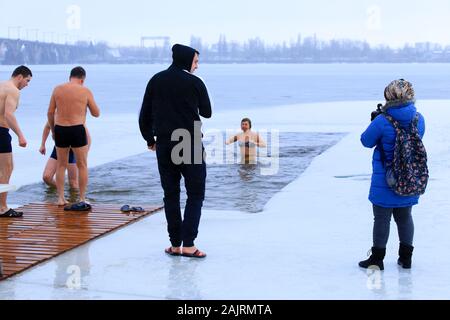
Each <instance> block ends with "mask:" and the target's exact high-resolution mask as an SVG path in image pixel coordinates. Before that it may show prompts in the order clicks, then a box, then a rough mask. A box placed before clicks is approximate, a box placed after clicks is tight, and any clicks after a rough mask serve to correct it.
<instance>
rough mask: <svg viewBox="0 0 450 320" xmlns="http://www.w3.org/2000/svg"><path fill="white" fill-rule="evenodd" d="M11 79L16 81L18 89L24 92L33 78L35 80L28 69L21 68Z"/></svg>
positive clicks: (18, 68)
mask: <svg viewBox="0 0 450 320" xmlns="http://www.w3.org/2000/svg"><path fill="white" fill-rule="evenodd" d="M11 78H12V79H13V80H14V83H15V84H16V86H17V89H19V90H22V89H23V88H25V87H27V86H28V84H29V83H30V81H31V78H33V73H32V72H31V70H30V69H29V68H28V67H25V66H20V67H17V68H16V70H14V72H13V73H12V75H11Z"/></svg>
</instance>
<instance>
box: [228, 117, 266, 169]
mask: <svg viewBox="0 0 450 320" xmlns="http://www.w3.org/2000/svg"><path fill="white" fill-rule="evenodd" d="M241 129H242V133H240V134H237V135H235V136H233V137H231V138H230V139H229V140H228V141H227V142H226V145H230V144H232V143H236V142H239V146H240V147H241V163H242V164H256V163H257V161H256V158H257V148H266V147H267V144H266V142H265V141H264V140H263V139H262V138H261V136H260V135H259V134H258V133H256V132H253V131H252V121H251V120H250V119H248V118H245V119H243V120H242V122H241Z"/></svg>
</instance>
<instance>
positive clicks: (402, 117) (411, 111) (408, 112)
mask: <svg viewBox="0 0 450 320" xmlns="http://www.w3.org/2000/svg"><path fill="white" fill-rule="evenodd" d="M386 112H387V113H388V114H389V115H391V116H392V117H393V118H394V119H396V120H397V121H399V122H400V123H401V124H402V125H403V126H407V125H409V124H410V123H411V121H412V120H413V119H414V117H415V116H416V114H417V108H416V106H415V103H414V102H413V101H410V102H409V103H406V104H403V105H398V106H393V107H391V108H389V109H387V111H386Z"/></svg>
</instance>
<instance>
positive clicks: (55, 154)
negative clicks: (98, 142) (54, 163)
mask: <svg viewBox="0 0 450 320" xmlns="http://www.w3.org/2000/svg"><path fill="white" fill-rule="evenodd" d="M50 158H52V159H54V160H58V155H57V153H56V147H55V148H53V152H52V155H51V156H50ZM76 163H77V161H76V160H75V154H74V153H73V150H72V149H70V152H69V164H76Z"/></svg>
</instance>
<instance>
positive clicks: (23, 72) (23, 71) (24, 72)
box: [12, 66, 33, 78]
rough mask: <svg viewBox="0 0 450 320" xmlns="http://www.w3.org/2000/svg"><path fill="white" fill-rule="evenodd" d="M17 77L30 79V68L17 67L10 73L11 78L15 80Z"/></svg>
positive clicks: (31, 74)
mask: <svg viewBox="0 0 450 320" xmlns="http://www.w3.org/2000/svg"><path fill="white" fill-rule="evenodd" d="M18 76H23V77H24V78H28V77H32V76H33V73H32V72H31V70H30V68H28V67H25V66H20V67H17V68H16V70H14V72H13V73H12V77H13V78H16V77H18Z"/></svg>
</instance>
